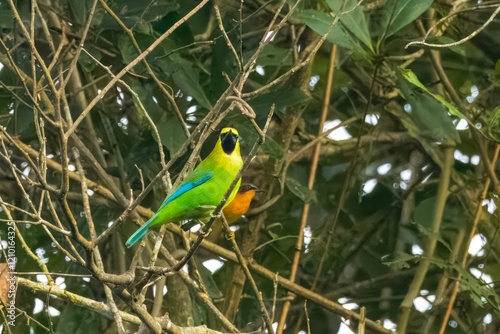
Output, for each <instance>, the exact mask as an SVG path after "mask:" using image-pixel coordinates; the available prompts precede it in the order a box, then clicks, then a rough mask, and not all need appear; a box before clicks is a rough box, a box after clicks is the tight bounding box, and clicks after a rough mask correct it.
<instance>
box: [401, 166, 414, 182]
mask: <svg viewBox="0 0 500 334" xmlns="http://www.w3.org/2000/svg"><path fill="white" fill-rule="evenodd" d="M399 176H400V177H401V180H403V181H405V182H410V179H411V169H405V170H404V171H402V172H401V173H399Z"/></svg>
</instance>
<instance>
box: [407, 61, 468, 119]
mask: <svg viewBox="0 0 500 334" xmlns="http://www.w3.org/2000/svg"><path fill="white" fill-rule="evenodd" d="M401 72H402V73H403V77H404V78H405V79H406V80H408V82H411V83H412V84H414V85H415V86H417V87H419V88H420V89H422V90H423V91H424V92H426V93H427V94H429V95H431V96H432V97H433V98H435V99H436V100H438V101H439V102H441V103H442V104H443V105H444V106H445V107H446V108H448V111H449V112H450V114H452V115H455V116H457V117H460V118H462V119H465V120H467V121H469V120H468V118H467V117H466V116H465V115H464V114H462V113H461V112H460V111H459V110H458V109H457V108H455V106H454V105H452V104H451V103H449V102H448V101H446V100H445V99H444V98H443V97H442V96H441V95H439V94H434V93H431V92H430V91H429V90H428V89H427V88H426V87H425V86H424V85H423V84H422V83H421V82H420V80H418V78H417V76H416V75H415V73H413V71H412V70H409V69H401ZM469 123H470V122H469Z"/></svg>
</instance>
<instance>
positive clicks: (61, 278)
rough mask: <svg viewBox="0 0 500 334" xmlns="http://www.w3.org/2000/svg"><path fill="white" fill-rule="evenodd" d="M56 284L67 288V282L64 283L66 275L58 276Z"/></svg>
mask: <svg viewBox="0 0 500 334" xmlns="http://www.w3.org/2000/svg"><path fill="white" fill-rule="evenodd" d="M56 284H57V285H58V286H59V288H61V289H63V290H64V289H66V283H64V277H56Z"/></svg>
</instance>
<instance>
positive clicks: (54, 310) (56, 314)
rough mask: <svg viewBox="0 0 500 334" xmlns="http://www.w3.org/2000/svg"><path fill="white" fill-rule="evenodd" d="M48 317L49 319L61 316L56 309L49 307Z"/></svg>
mask: <svg viewBox="0 0 500 334" xmlns="http://www.w3.org/2000/svg"><path fill="white" fill-rule="evenodd" d="M49 315H50V316H51V317H58V316H60V315H61V312H60V311H59V310H58V309H56V308H54V307H52V306H49Z"/></svg>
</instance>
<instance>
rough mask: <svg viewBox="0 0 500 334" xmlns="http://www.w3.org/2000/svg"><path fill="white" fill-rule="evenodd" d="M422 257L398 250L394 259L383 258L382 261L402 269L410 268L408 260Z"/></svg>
mask: <svg viewBox="0 0 500 334" xmlns="http://www.w3.org/2000/svg"><path fill="white" fill-rule="evenodd" d="M418 259H420V257H419V256H416V255H413V254H407V253H404V252H397V253H396V254H395V257H394V259H393V260H390V261H386V260H383V261H382V263H383V264H385V265H386V266H392V265H397V266H398V267H399V268H400V269H406V268H410V265H409V264H408V262H414V261H415V260H418Z"/></svg>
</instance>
